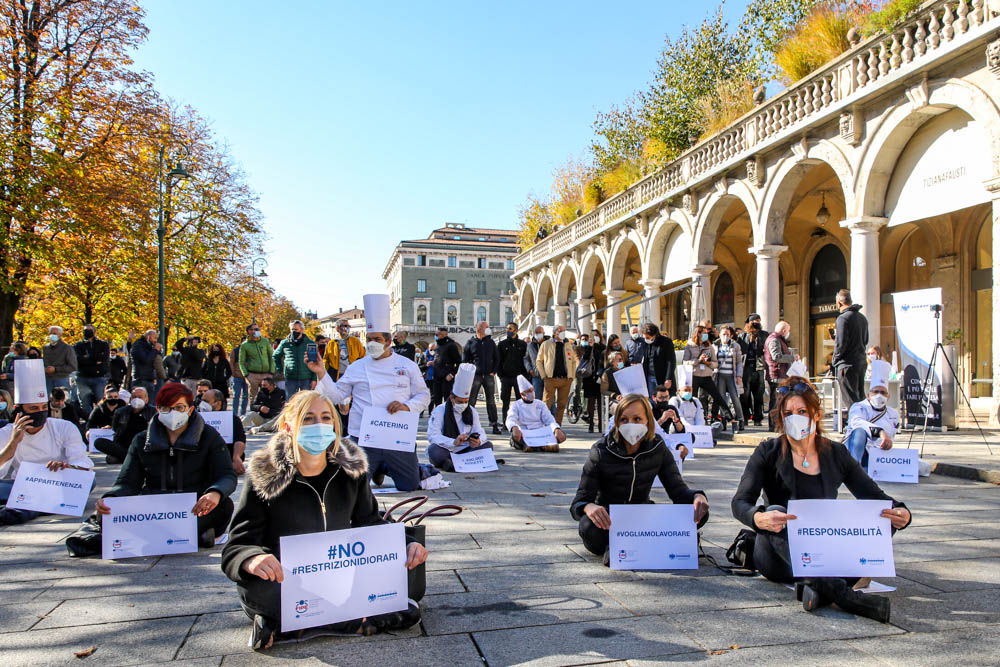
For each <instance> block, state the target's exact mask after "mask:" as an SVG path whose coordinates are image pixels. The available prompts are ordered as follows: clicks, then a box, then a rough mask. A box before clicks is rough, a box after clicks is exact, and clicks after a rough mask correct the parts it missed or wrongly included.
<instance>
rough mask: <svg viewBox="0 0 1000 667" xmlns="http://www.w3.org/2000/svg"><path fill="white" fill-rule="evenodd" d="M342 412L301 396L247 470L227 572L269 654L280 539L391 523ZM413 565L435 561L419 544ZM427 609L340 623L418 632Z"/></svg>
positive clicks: (412, 550) (367, 631) (276, 620)
mask: <svg viewBox="0 0 1000 667" xmlns="http://www.w3.org/2000/svg"><path fill="white" fill-rule="evenodd" d="M340 436H341V434H340V422H339V421H338V420H337V419H336V418H335V417H334V407H333V403H331V402H330V401H329V400H328V399H327V398H325V397H324V396H323V395H322V394H320V393H319V392H317V391H300V392H297V393H296V394H295V395H294V396H293V397H292V398H291V399H289V401H288V403H287V404H286V405H285V408H284V410H283V411H282V412H281V416H280V417H279V418H278V432H277V434H276V435H275V436H274V437H273V438H271V442H270V443H269V444H268V447H267V448H266V449H262V450H260V451H258V452H256V453H255V454H254V455H253V456H252V457H251V458H250V461H249V462H248V464H247V481H246V485H245V486H244V487H243V495H242V496H241V497H240V504H239V507H237V508H236V514H235V516H234V517H233V525H232V527H231V529H230V533H229V534H230V538H229V543H228V544H226V547H225V549H223V551H222V570H223V571H224V572H225V573H226V576H228V577H229V578H230V579H232V580H233V581H235V582H236V587H237V590H238V591H239V594H240V603H241V605H242V606H243V610H244V611H245V612H246V614H247V616H249V617H250V618H252V619H253V622H254V623H253V630H252V632H251V635H250V646H251V647H252V648H254V649H261V648H268V647H270V646H271V644H272V643H273V641H274V639H275V635H276V633H277V630H278V628H279V627H280V625H281V582H282V581H283V580H284V574H283V572H282V569H281V563H280V562H279V560H278V559H279V558H280V557H281V552H280V539H281V538H282V537H283V536H287V535H302V534H305V533H322V532H325V531H328V530H341V529H344V528H358V527H361V526H374V525H379V524H383V523H386V522H385V521H384V520H383V519H382V517H381V515H380V514H379V511H378V504H377V503H376V501H375V496H374V495H372V491H371V487H369V485H368V475H367V473H368V459H367V458H366V457H365V453H364V451H362V449H361V448H360V447H358V446H357V445H355V444H354V443H352V442H351V441H350V440H347V439H343V440H342V439H341V437H340ZM406 553H407V561H406V567H408V568H409V569H413V568H415V567H417V566H418V565H420V564H421V563H423V562H424V561H425V560H427V550H426V549H424V547H423V546H421V545H420V544H419V543H417V542H411V543H409V544H408V545H407V549H406ZM419 621H420V607H419V606H418V605H417V603H416V602H412V601H411V602H410V607H409V609H408V610H407V611H405V612H394V613H390V614H382V615H380V616H372V617H370V618H359V619H358V620H355V621H348V622H346V623H337V624H336V625H335V626H328V629H329V630H331V631H334V632H339V633H348V634H363V635H372V634H375V633H377V632H380V631H382V630H394V629H402V628H407V627H410V626H411V625H413V624H415V623H417V622H419Z"/></svg>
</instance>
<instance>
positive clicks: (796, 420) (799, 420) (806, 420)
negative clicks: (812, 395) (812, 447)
mask: <svg viewBox="0 0 1000 667" xmlns="http://www.w3.org/2000/svg"><path fill="white" fill-rule="evenodd" d="M784 423H785V435H787V436H788V437H789V438H791V439H792V440H805V439H806V438H807V437H808V436H809V434H810V433H812V432H813V431H815V430H816V422H814V421H813V420H812V419H811V418H810V417H809V415H788V416H787V417H785V420H784Z"/></svg>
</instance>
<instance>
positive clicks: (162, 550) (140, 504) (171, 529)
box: [101, 493, 198, 560]
mask: <svg viewBox="0 0 1000 667" xmlns="http://www.w3.org/2000/svg"><path fill="white" fill-rule="evenodd" d="M196 502H198V496H197V494H194V493H162V494H157V495H149V496H122V497H120V498H114V497H111V498H105V499H104V504H105V505H107V506H108V507H110V508H111V514H105V515H104V516H103V517H101V546H102V552H103V553H102V556H101V557H102V558H104V559H105V560H107V559H109V558H135V557H137V556H159V555H161V554H186V553H193V552H195V551H198V519H197V517H195V515H194V514H193V513H192V512H191V508H193V507H194V504H195V503H196Z"/></svg>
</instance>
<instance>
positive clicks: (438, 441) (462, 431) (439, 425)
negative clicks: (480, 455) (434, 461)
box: [427, 401, 488, 452]
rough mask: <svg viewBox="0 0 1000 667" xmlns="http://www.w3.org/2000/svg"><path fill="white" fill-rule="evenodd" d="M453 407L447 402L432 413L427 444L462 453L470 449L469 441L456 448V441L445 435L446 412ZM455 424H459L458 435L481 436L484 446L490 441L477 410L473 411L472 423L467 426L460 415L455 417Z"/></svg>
mask: <svg viewBox="0 0 1000 667" xmlns="http://www.w3.org/2000/svg"><path fill="white" fill-rule="evenodd" d="M450 407H451V406H450V404H449V403H448V401H445V402H444V403H442V404H441V405H439V406H437V407H436V408H434V410H433V411H431V418H430V420H429V421H428V422H427V442H429V443H430V444H432V445H437V446H438V447H443V448H444V449H447V450H448V451H449V452H461V451H463V450H466V449H468V448H469V444H468V442H469V441H468V440H466V441H465V443H464V444H462V445H460V446H458V447H456V446H455V439H454V438H449V437H448V436H446V435H445V434H444V433H443V429H444V417H445V414H444V411H445V410H447V409H449V408H450ZM455 423H456V424H458V434H459V435H468V434H470V433H478V434H479V444H481V445H484V444H486V443H487V442H488V441H487V440H486V435H485V434H484V433H483V425H482V423H480V421H479V411H478V410H476V409H475V408H473V409H472V423H471V424H466V423H465V422H463V421H462V416H461V415H460V414H457V415H455Z"/></svg>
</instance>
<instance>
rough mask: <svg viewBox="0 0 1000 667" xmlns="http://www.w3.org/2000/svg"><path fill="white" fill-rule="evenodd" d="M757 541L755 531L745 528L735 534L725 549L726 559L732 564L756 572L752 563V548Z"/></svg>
mask: <svg viewBox="0 0 1000 667" xmlns="http://www.w3.org/2000/svg"><path fill="white" fill-rule="evenodd" d="M756 543H757V533H755V532H753V531H752V530H749V529H747V528H744V529H742V530H741V531H740V532H739V534H737V535H736V539H735V540H733V543H732V544H730V545H729V548H728V549H726V559H727V560H728V561H729V562H730V563H732V564H733V565H734V566H736V567H739V568H743V569H744V570H749V571H750V572H756V571H757V568H756V567H754V563H753V548H754V545H755V544H756Z"/></svg>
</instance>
